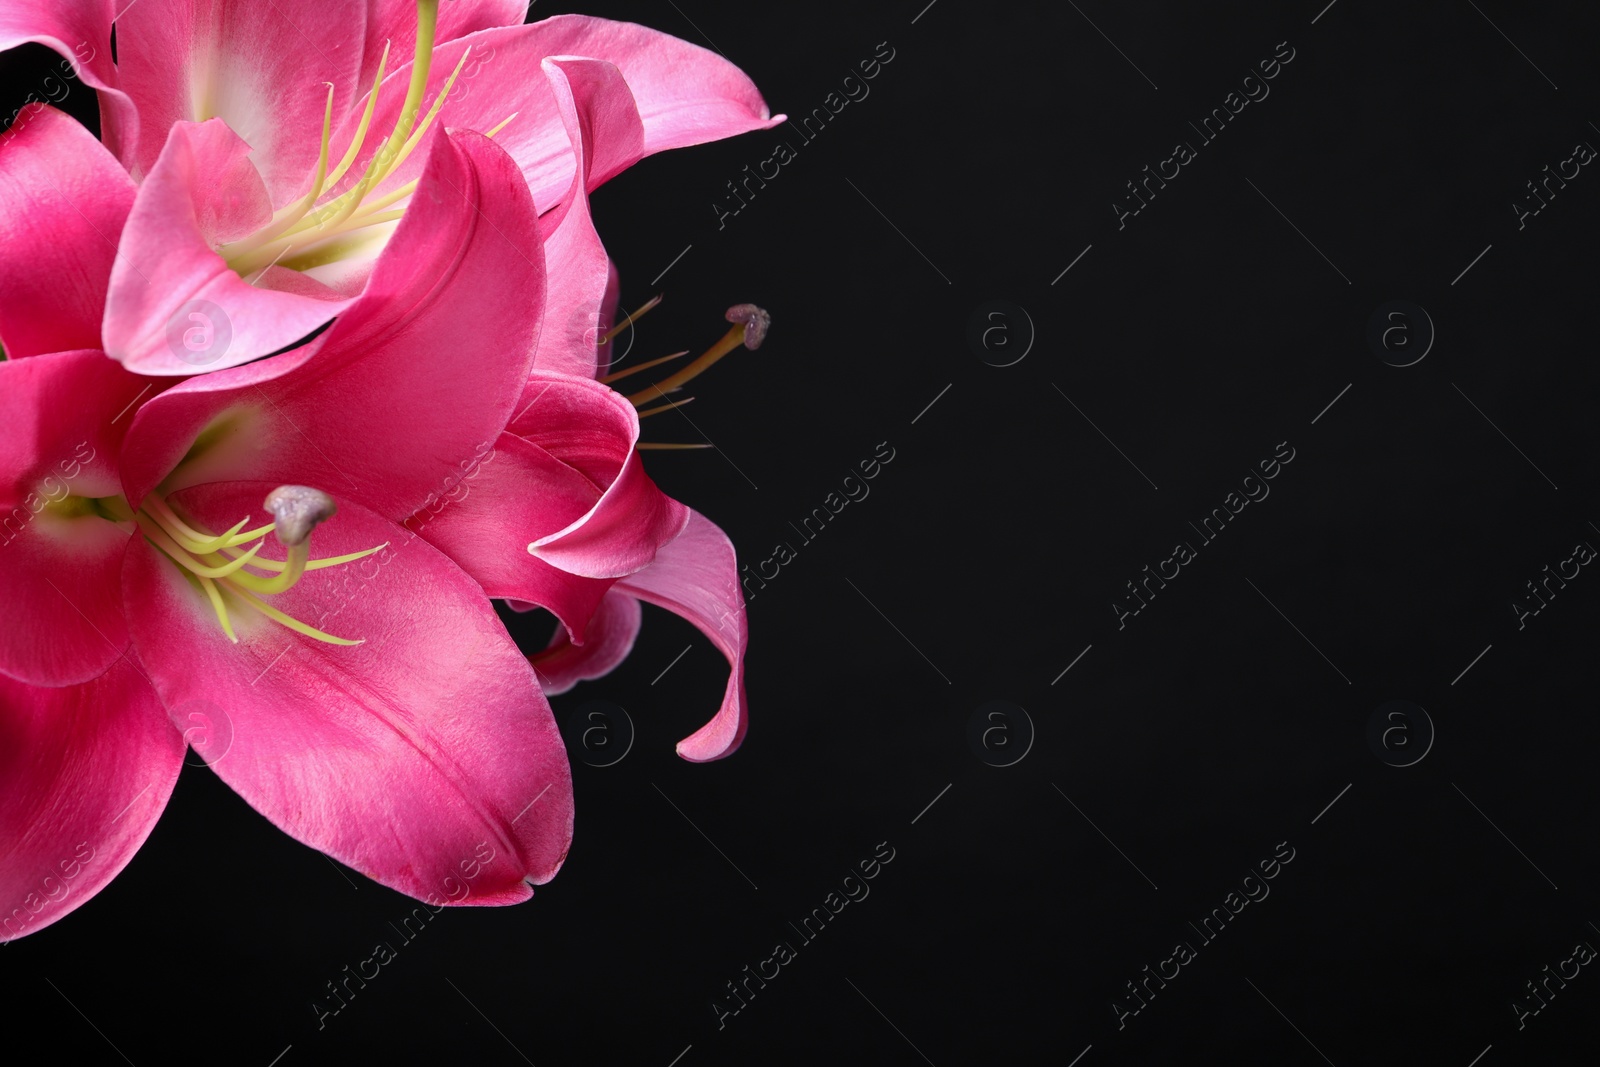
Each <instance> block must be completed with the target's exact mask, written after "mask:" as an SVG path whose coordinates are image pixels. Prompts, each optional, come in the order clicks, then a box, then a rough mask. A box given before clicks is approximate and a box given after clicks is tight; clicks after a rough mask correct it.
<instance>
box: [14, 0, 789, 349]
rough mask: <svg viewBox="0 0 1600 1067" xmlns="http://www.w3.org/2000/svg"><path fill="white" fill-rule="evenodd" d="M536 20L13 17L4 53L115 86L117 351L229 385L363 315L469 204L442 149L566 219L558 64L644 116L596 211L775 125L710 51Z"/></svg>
mask: <svg viewBox="0 0 1600 1067" xmlns="http://www.w3.org/2000/svg"><path fill="white" fill-rule="evenodd" d="M119 8H120V9H121V10H120V12H119V11H118V10H116V9H119ZM525 10H526V8H525V5H524V4H523V3H522V2H521V0H452V2H449V3H445V4H443V5H441V4H440V2H439V0H414V2H411V0H274V2H273V3H270V4H261V3H254V2H246V0H139V2H138V3H137V4H123V3H121V2H120V0H76V2H74V3H62V2H61V0H8V4H7V11H6V12H5V13H4V14H3V15H0V48H6V47H11V46H13V45H14V44H17V43H20V42H21V41H25V40H34V41H42V42H43V43H45V44H47V45H50V46H51V47H54V48H56V49H57V50H58V51H60V52H61V53H62V54H63V55H67V56H71V55H72V54H73V52H72V49H73V47H74V45H75V43H76V42H77V41H88V42H89V43H90V44H91V45H92V46H93V48H94V49H95V50H96V51H95V55H94V61H93V62H92V63H86V64H82V66H83V75H82V76H83V77H84V79H85V80H86V81H87V82H88V83H89V84H92V85H94V86H95V87H96V88H98V89H100V90H101V99H102V124H103V127H104V129H105V131H106V143H107V145H108V146H110V147H111V148H112V149H113V151H115V153H116V154H117V156H118V158H119V159H121V160H122V162H123V163H124V165H125V166H126V167H127V169H128V170H129V172H130V173H131V174H132V175H133V176H134V178H135V179H136V180H137V181H138V182H139V183H140V188H139V191H138V195H137V197H136V199H135V202H134V205H133V208H132V211H131V213H130V214H129V217H128V219H127V224H126V227H125V229H124V231H123V236H122V239H121V247H120V254H119V256H118V257H117V261H116V264H115V266H114V269H113V271H112V277H111V282H110V296H109V299H108V302H107V306H106V309H105V318H104V327H103V336H104V343H105V348H106V351H107V352H108V353H109V354H110V355H111V356H112V357H113V358H115V359H117V360H119V361H121V362H122V363H123V364H124V365H125V366H127V367H128V368H129V369H130V370H133V371H137V372H139V373H142V374H152V375H183V376H187V375H191V374H195V373H198V372H200V371H206V370H220V369H224V368H227V367H231V366H236V365H238V364H240V363H244V362H248V361H250V360H253V359H256V358H259V357H261V356H264V355H267V354H270V353H272V352H276V351H280V350H283V349H285V348H286V347H288V346H290V345H293V344H295V343H296V342H299V341H301V340H302V339H303V338H305V337H306V336H307V335H308V334H310V333H311V332H312V331H314V330H315V329H316V328H318V327H319V326H321V325H323V324H325V323H326V322H328V321H329V320H330V319H332V318H334V317H335V316H336V315H339V314H343V313H346V312H348V311H349V310H350V309H351V308H352V307H354V305H355V303H356V302H358V301H360V300H363V299H370V296H371V294H370V292H369V287H368V284H367V283H368V279H369V278H370V277H371V276H372V274H373V272H374V271H375V270H376V269H377V265H378V264H379V262H380V261H382V260H383V259H384V258H385V257H391V258H392V257H396V256H400V257H408V256H410V255H411V250H410V249H407V248H405V247H403V246H396V245H395V243H394V236H395V234H396V232H397V227H398V225H399V222H400V220H401V218H402V217H403V216H404V213H405V212H406V211H407V210H408V209H409V208H410V207H411V206H412V205H413V204H415V203H416V202H417V201H418V200H422V199H431V198H439V197H456V198H459V196H460V195H461V191H460V190H454V189H450V188H447V187H445V188H429V187H428V186H427V184H426V180H427V179H426V176H425V175H424V173H423V167H422V160H423V159H424V158H425V156H426V152H425V151H423V150H422V148H423V146H424V144H425V142H426V140H427V135H428V134H429V132H430V131H432V130H434V129H438V128H443V127H446V126H448V127H449V128H451V129H462V130H474V131H477V132H480V133H483V134H485V135H487V136H492V137H494V138H495V139H496V141H497V143H499V144H500V145H501V146H502V147H503V148H504V149H505V150H506V151H507V152H509V153H510V155H511V156H512V158H513V159H514V160H515V161H516V163H517V167H518V170H519V171H520V173H521V176H522V178H523V180H524V182H525V183H526V185H527V187H528V189H529V190H530V191H531V192H532V195H533V199H534V203H535V204H536V205H538V209H539V211H540V212H541V213H546V214H547V213H551V212H555V211H559V210H561V209H562V208H563V206H564V204H565V203H567V202H568V201H569V200H570V189H571V188H572V187H573V180H572V179H573V175H574V173H575V172H576V171H577V169H578V167H577V163H576V160H575V159H574V157H573V153H572V151H571V148H570V142H569V140H568V138H567V136H566V133H565V128H564V125H563V122H562V115H561V103H560V101H561V94H562V91H563V90H562V88H561V87H560V86H559V85H558V84H557V83H559V82H561V81H562V78H563V75H562V73H561V72H560V70H559V67H560V61H559V60H556V61H552V60H551V58H550V57H562V56H585V57H590V58H591V59H593V60H598V61H600V63H601V65H602V66H603V67H604V68H605V70H604V71H603V72H599V73H595V74H593V75H592V76H593V77H600V78H610V79H612V80H614V81H615V82H616V83H617V86H618V89H619V91H618V92H616V93H614V94H610V95H609V96H608V107H613V108H615V109H617V110H619V111H622V112H625V113H626V116H627V117H628V118H631V120H632V121H631V123H629V124H628V133H629V136H628V138H627V139H626V140H623V141H611V140H608V139H604V138H602V139H600V140H598V141H597V143H596V146H595V148H596V151H595V154H594V157H593V158H592V159H591V160H590V161H589V165H588V166H587V168H586V169H585V174H586V183H585V185H586V190H585V191H587V190H588V189H593V188H594V187H595V186H598V185H599V184H600V183H601V182H604V181H606V180H607V179H609V178H611V177H613V176H614V175H616V174H617V173H619V172H620V171H622V170H623V169H625V168H626V167H628V166H631V165H632V164H633V163H634V162H636V161H637V160H639V159H641V158H643V157H644V156H646V155H650V154H652V153H654V152H659V151H662V150H664V149H669V148H678V147H683V146H687V145H693V144H699V143H702V142H705V141H709V140H714V139H718V138H722V137H727V136H731V135H733V134H737V133H743V132H746V131H750V130H756V129H764V128H767V127H770V126H771V125H773V124H775V123H777V122H780V121H782V116H778V117H777V118H773V117H771V116H770V114H769V112H768V109H767V107H766V105H765V104H764V103H763V101H762V99H761V96H760V94H759V93H758V92H757V91H756V89H755V87H754V86H753V85H752V84H751V83H750V81H749V79H748V78H746V77H745V76H744V75H743V74H742V73H741V72H740V71H739V70H738V69H737V68H735V67H734V66H732V65H731V64H730V63H728V62H727V61H726V60H724V59H722V58H721V57H720V56H717V55H715V54H714V53H711V52H708V51H706V50H705V49H702V48H699V47H697V46H695V45H691V44H688V43H686V42H684V41H680V40H677V39H676V38H673V37H670V36H667V35H666V34H662V33H658V32H656V31H653V30H649V29H646V28H644V27H641V26H636V25H633V24H629V23H619V22H611V21H607V20H603V19H595V18H588V17H585V16H579V15H562V16H557V17H554V18H550V19H545V20H543V21H541V22H537V23H534V24H531V25H520V23H521V20H522V18H523V16H524V13H525ZM113 16H115V17H116V30H117V55H118V61H117V63H116V65H115V66H112V65H111V64H110V63H109V57H108V53H109V51H110V49H109V39H110V33H111V24H112V18H113ZM102 46H103V47H102ZM408 53H409V55H408ZM408 60H409V61H408ZM608 128H610V125H609V124H608Z"/></svg>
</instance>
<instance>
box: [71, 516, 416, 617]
mask: <svg viewBox="0 0 1600 1067" xmlns="http://www.w3.org/2000/svg"><path fill="white" fill-rule="evenodd" d="M94 504H95V505H96V506H97V507H98V508H99V509H100V510H101V511H103V512H105V513H106V514H107V515H108V516H112V517H115V518H117V519H118V520H119V521H129V520H131V521H132V522H133V523H135V524H136V525H137V527H138V529H139V531H140V532H141V533H143V534H144V536H145V539H146V540H147V541H149V542H150V544H152V545H154V546H155V547H156V548H157V549H158V550H159V551H160V552H161V554H162V555H164V556H166V557H167V558H168V559H170V560H171V561H172V562H173V563H174V564H176V565H177V566H178V567H180V568H181V569H182V570H183V571H184V572H185V573H186V574H187V575H188V576H189V577H190V578H192V579H193V580H194V582H195V583H196V584H198V585H199V587H200V589H201V591H202V592H204V593H205V595H206V599H207V600H208V601H209V602H210V604H211V608H212V610H213V611H214V612H215V613H216V616H217V622H218V624H219V625H221V627H222V632H223V633H224V634H226V635H227V637H228V640H229V641H232V642H234V643H235V644H237V643H238V641H239V638H238V635H237V634H236V633H235V632H234V628H233V621H232V619H231V617H230V616H229V612H228V600H229V598H232V599H235V600H237V601H239V602H242V603H244V604H245V605H248V606H249V607H253V608H255V609H256V610H258V611H260V612H261V613H262V614H263V615H265V616H266V617H267V618H269V619H271V620H273V621H274V622H277V623H279V624H281V625H283V626H286V627H288V628H289V629H291V630H293V631H295V632H296V633H299V634H304V635H305V636H307V637H310V638H312V639H314V640H317V641H322V642H325V643H327V644H335V645H359V644H361V641H360V640H351V639H348V638H343V637H336V636H334V635H333V634H329V633H324V632H323V631H321V630H319V629H317V628H316V627H314V626H310V625H307V624H306V623H303V622H301V621H300V620H298V619H296V618H294V617H293V616H290V615H288V614H286V613H284V612H282V611H280V610H278V609H277V608H275V607H273V606H272V605H270V604H268V603H267V602H266V601H264V600H262V599H261V597H262V596H272V595H275V594H278V593H284V592H287V591H288V590H290V589H292V588H293V587H294V586H295V585H296V583H298V582H299V581H300V579H301V577H303V576H304V575H305V573H306V572H307V571H314V570H321V569H323V568H326V567H337V566H340V565H342V564H345V563H352V562H354V561H356V560H358V559H365V558H366V557H367V556H370V555H373V554H374V553H377V552H381V551H383V550H384V549H385V548H387V547H389V544H388V542H387V541H386V542H384V543H383V544H381V545H378V546H377V547H376V548H369V549H365V550H363V551H360V552H348V553H345V554H343V555H339V556H329V557H324V558H322V559H312V558H311V545H310V539H311V531H312V530H313V529H315V528H316V527H317V525H319V524H320V523H322V522H325V521H327V520H328V519H330V518H332V517H333V515H334V513H335V512H336V511H337V510H338V505H337V504H335V502H334V500H333V498H332V497H330V496H328V494H326V493H324V492H321V491H320V490H317V489H309V488H307V487H305V486H296V485H285V486H279V487H278V488H277V489H275V490H273V491H272V493H271V494H269V495H268V497H267V499H266V501H265V503H264V504H263V505H262V506H263V508H264V509H265V510H266V511H267V512H268V513H269V514H271V515H272V516H273V521H272V522H271V523H269V524H267V525H265V526H259V527H256V528H255V529H253V530H245V529H244V526H245V523H246V522H248V521H249V519H248V518H246V519H241V520H240V521H239V522H237V523H235V524H234V525H233V526H232V527H231V528H230V529H229V530H228V531H227V532H226V533H222V534H212V533H210V532H207V531H205V530H201V529H197V528H196V527H195V526H194V525H193V524H191V523H189V522H187V521H185V520H184V519H183V518H181V517H180V516H179V515H178V513H177V512H175V511H174V510H173V509H172V506H171V505H170V504H168V503H167V502H166V501H165V500H164V499H162V498H161V497H160V496H159V495H158V494H155V493H152V494H150V496H148V497H147V498H146V499H145V501H144V502H143V503H142V504H141V505H140V507H139V510H137V511H131V510H129V509H128V508H127V506H126V504H124V503H123V502H122V500H121V498H120V497H117V498H108V499H105V500H97V501H95V502H94ZM124 515H126V516H127V517H126V518H123V516H124ZM268 533H273V534H275V535H276V536H277V539H278V542H279V543H280V544H282V545H283V546H284V550H285V558H284V559H282V560H271V559H261V558H259V553H260V552H261V550H262V549H263V548H265V547H266V543H267V542H266V535H267V534H268ZM249 541H255V542H256V543H255V544H253V545H251V546H250V547H249V548H248V549H245V550H243V551H240V550H239V546H241V545H243V544H245V543H246V542H249ZM247 567H249V568H252V569H250V570H247V569H246V568H247ZM256 571H262V572H265V573H261V574H258V573H255V572H256Z"/></svg>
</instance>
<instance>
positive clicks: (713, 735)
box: [613, 512, 749, 763]
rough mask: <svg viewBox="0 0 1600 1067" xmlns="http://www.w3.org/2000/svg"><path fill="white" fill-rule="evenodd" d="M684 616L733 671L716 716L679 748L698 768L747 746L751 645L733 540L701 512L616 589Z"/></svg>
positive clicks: (680, 753)
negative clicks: (746, 692) (746, 678)
mask: <svg viewBox="0 0 1600 1067" xmlns="http://www.w3.org/2000/svg"><path fill="white" fill-rule="evenodd" d="M613 588H614V589H615V590H616V591H617V592H619V593H629V594H632V595H633V596H636V597H638V598H639V599H640V600H644V601H648V602H649V603H651V604H655V605H657V606H659V607H663V608H666V609H667V610H668V611H670V612H672V613H674V614H675V615H679V616H681V617H682V618H684V619H687V620H688V621H689V622H692V623H694V625H695V626H696V627H697V628H699V630H700V632H701V633H703V634H705V635H706V636H707V637H708V638H710V639H711V643H712V644H714V645H716V646H717V648H718V649H720V650H721V651H722V654H723V655H724V656H726V657H728V664H729V666H730V667H731V668H732V671H731V673H730V675H729V677H728V689H727V692H726V693H725V694H724V695H723V698H722V707H721V709H720V710H718V712H717V714H716V716H715V717H714V718H712V720H711V721H710V722H708V723H706V724H705V725H704V726H702V727H700V729H698V730H696V731H695V732H694V733H693V734H691V735H690V736H688V737H686V738H684V739H683V740H682V741H679V742H678V755H680V756H682V757H683V758H684V759H686V760H691V761H693V762H695V763H704V762H707V761H709V760H715V759H721V758H722V757H724V756H728V755H731V754H732V753H733V751H734V750H735V749H737V748H738V747H739V744H740V743H741V742H742V741H743V740H744V734H745V729H746V727H747V726H748V717H747V712H746V707H745V695H744V653H745V648H746V646H747V645H748V644H749V627H748V625H747V622H746V619H745V610H744V596H743V594H742V593H741V592H740V589H739V564H738V560H737V559H736V558H735V556H734V551H733V543H732V542H731V541H729V540H728V535H727V534H725V533H723V532H722V531H721V530H720V529H718V528H717V526H716V525H715V524H714V523H712V522H711V520H709V519H707V518H706V517H705V516H703V515H701V514H700V513H698V512H695V513H693V514H692V517H691V518H690V519H689V525H688V526H687V527H685V528H684V531H683V533H682V534H680V535H679V536H678V538H677V539H676V540H674V541H672V542H670V543H669V544H666V545H663V546H662V548H661V551H659V552H657V553H656V558H655V562H654V563H652V564H651V565H650V566H648V567H646V568H645V569H644V570H642V571H639V572H638V573H637V574H630V575H629V576H628V577H626V578H623V579H621V580H619V581H618V582H617V584H616V585H615V586H614V587H613Z"/></svg>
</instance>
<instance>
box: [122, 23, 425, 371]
mask: <svg viewBox="0 0 1600 1067" xmlns="http://www.w3.org/2000/svg"><path fill="white" fill-rule="evenodd" d="M447 6H448V5H447ZM119 7H120V8H121V12H120V14H119V15H118V17H117V70H118V73H119V75H120V78H121V87H122V89H123V90H124V91H125V92H127V94H128V96H129V97H130V98H131V99H132V100H133V102H134V104H135V105H136V106H137V107H138V109H139V121H140V125H141V129H140V134H139V137H138V140H137V143H136V144H135V145H132V146H131V147H132V152H131V155H128V156H124V162H126V163H127V164H128V166H129V169H130V170H132V171H133V173H134V174H135V175H136V176H142V175H146V174H149V173H151V172H152V171H153V169H154V167H155V166H156V160H157V157H158V156H159V155H160V154H161V152H162V142H163V141H164V140H165V139H166V134H167V130H168V129H169V128H171V127H172V126H173V125H175V124H177V123H180V122H205V121H206V120H208V119H213V118H220V119H222V120H223V121H225V122H226V123H227V125H228V128H229V129H231V130H233V131H234V132H235V133H237V134H238V135H239V137H241V138H242V139H243V140H245V141H247V142H249V144H250V146H251V148H252V149H253V150H254V151H253V152H252V154H251V161H252V162H253V163H254V164H255V167H256V169H257V170H258V171H259V172H260V174H261V177H262V179H263V180H264V182H265V185H266V188H267V190H268V192H269V193H270V194H271V197H272V202H273V203H275V204H281V203H285V202H287V201H288V200H291V199H293V197H294V196H295V195H297V194H298V193H299V192H301V191H303V187H304V186H305V184H306V182H307V180H308V179H309V177H310V174H311V171H312V169H313V168H314V167H315V166H316V160H317V152H318V150H319V148H320V144H319V135H320V133H321V131H322V118H323V109H324V107H325V106H326V104H327V99H328V90H327V85H328V84H331V85H332V86H333V87H334V99H333V106H334V114H335V115H342V114H344V113H346V112H347V111H349V110H351V108H352V107H353V104H354V101H355V100H356V99H357V98H358V97H359V96H360V95H362V94H363V93H365V92H366V91H367V89H368V86H367V85H365V84H363V83H361V81H360V73H361V60H362V55H361V47H360V45H361V42H362V40H364V38H365V34H366V24H367V23H366V20H367V3H366V0H271V2H270V3H236V2H229V0H138V3H131V4H130V3H126V0H124V2H123V3H122V4H119ZM413 21H414V20H413ZM268 351H271V349H268Z"/></svg>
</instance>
